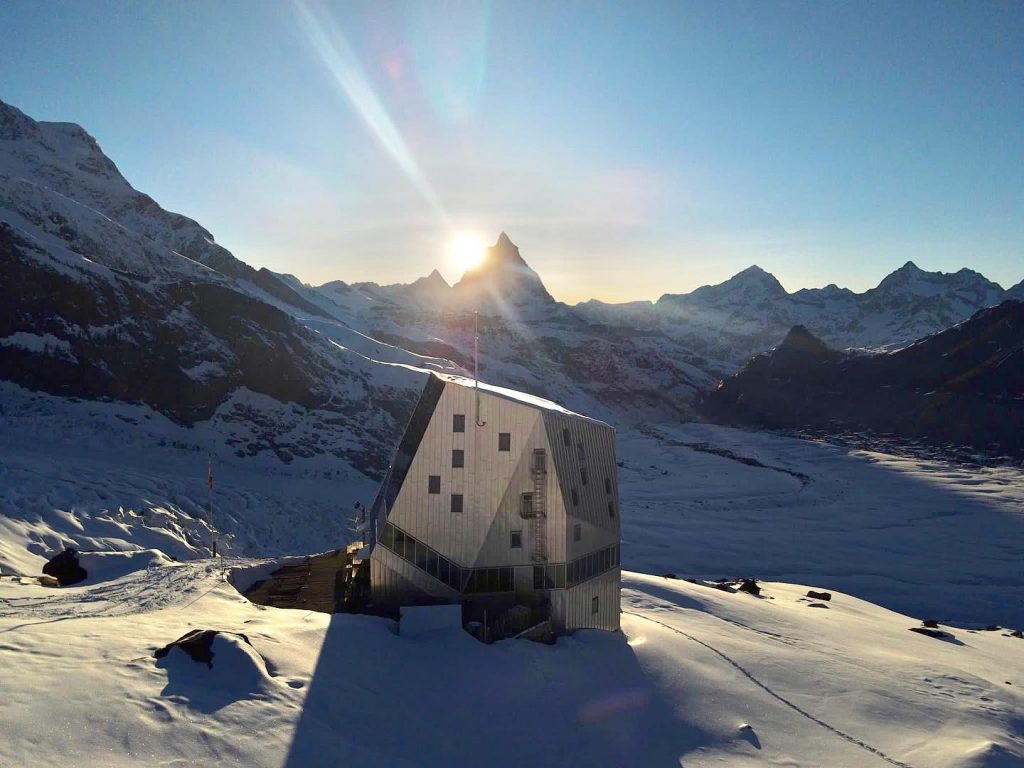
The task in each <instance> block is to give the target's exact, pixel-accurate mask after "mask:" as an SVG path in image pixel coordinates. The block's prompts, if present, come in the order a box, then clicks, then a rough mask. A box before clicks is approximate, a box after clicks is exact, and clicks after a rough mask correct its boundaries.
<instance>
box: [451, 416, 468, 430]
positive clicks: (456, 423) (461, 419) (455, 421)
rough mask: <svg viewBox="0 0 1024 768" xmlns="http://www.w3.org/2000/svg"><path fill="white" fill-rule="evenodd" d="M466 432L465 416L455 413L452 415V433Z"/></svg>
mask: <svg viewBox="0 0 1024 768" xmlns="http://www.w3.org/2000/svg"><path fill="white" fill-rule="evenodd" d="M465 431H466V414H464V413H456V414H453V415H452V432H465Z"/></svg>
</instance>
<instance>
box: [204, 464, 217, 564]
mask: <svg viewBox="0 0 1024 768" xmlns="http://www.w3.org/2000/svg"><path fill="white" fill-rule="evenodd" d="M206 505H207V507H208V509H209V523H210V538H211V539H212V540H213V556H214V557H216V556H217V528H216V526H215V525H214V524H213V456H212V455H211V456H210V459H209V462H208V463H207V465H206Z"/></svg>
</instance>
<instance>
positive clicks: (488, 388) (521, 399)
mask: <svg viewBox="0 0 1024 768" xmlns="http://www.w3.org/2000/svg"><path fill="white" fill-rule="evenodd" d="M431 375H432V376H436V377H437V378H439V379H441V381H444V382H447V383H451V384H458V385H459V386H460V387H466V388H467V389H475V388H476V387H477V381H476V380H475V379H470V378H468V377H466V376H454V375H452V374H448V373H438V372H437V371H431ZM479 387H480V391H481V392H486V393H487V394H489V395H495V396H497V397H503V398H505V399H506V400H514V401H516V402H518V403H522V404H523V405H528V406H530V407H531V408H538V409H540V410H542V411H549V412H551V413H558V414H561V415H562V416H569V417H571V418H574V419H582V420H583V421H589V422H592V423H594V424H601V425H603V426H606V427H608V428H611V425H610V424H607V423H606V422H603V421H601V420H600V419H594V418H591V417H590V416H584V415H583V414H582V413H576V412H575V411H570V410H569V409H568V408H563V407H562V406H561V405H559V404H558V403H554V402H552V401H550V400H545V399H544V398H543V397H537V396H536V395H531V394H527V393H526V392H519V391H518V390H515V389H506V388H505V387H498V386H495V385H494V384H487V383H486V382H483V381H481V382H479Z"/></svg>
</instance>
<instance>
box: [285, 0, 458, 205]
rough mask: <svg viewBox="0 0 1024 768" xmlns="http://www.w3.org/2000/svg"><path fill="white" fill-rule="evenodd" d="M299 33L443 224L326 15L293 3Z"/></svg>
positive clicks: (301, 1)
mask: <svg viewBox="0 0 1024 768" xmlns="http://www.w3.org/2000/svg"><path fill="white" fill-rule="evenodd" d="M294 6H295V8H296V10H297V12H298V16H299V20H300V23H301V26H302V29H303V31H304V32H305V34H306V36H307V37H308V38H309V42H310V44H311V45H312V47H313V50H314V51H316V53H317V55H318V56H319V57H320V59H321V60H322V61H323V63H324V66H326V67H327V70H328V72H329V73H330V75H331V77H332V79H333V81H334V83H335V85H337V87H338V88H339V89H340V90H341V92H342V93H343V94H344V95H345V96H346V97H347V98H348V100H349V101H350V102H351V103H352V106H353V107H355V109H356V111H357V112H358V113H359V116H360V117H361V118H362V119H363V122H365V123H366V126H367V128H369V129H370V131H371V133H372V134H373V136H374V138H375V139H376V140H377V142H378V143H379V144H380V145H381V146H382V147H383V148H384V149H385V150H386V151H387V153H388V154H389V155H391V158H392V160H394V161H395V163H396V164H397V165H398V167H399V168H400V169H401V170H402V172H403V173H404V174H405V175H406V176H407V177H408V179H409V181H410V182H412V184H413V186H414V187H416V189H417V191H419V193H420V194H421V195H423V198H424V199H425V200H426V202H427V203H428V204H429V205H430V207H431V208H432V209H433V210H434V212H435V213H436V214H437V215H438V216H439V217H440V218H441V220H442V221H443V222H444V223H445V224H447V223H448V215H447V213H446V212H445V210H444V207H443V206H442V205H441V201H440V199H439V198H438V196H437V193H436V192H435V191H434V188H433V187H432V186H431V185H430V182H429V181H428V180H427V177H426V176H425V175H424V174H423V171H422V170H421V168H420V166H419V163H417V162H416V158H415V157H414V156H413V154H412V152H411V151H410V150H409V146H408V144H406V142H405V139H404V138H402V134H401V132H400V131H399V130H398V126H396V125H395V123H394V121H393V120H392V119H391V116H390V115H389V114H388V111H387V109H386V108H385V107H384V104H383V103H382V102H381V100H380V99H379V98H378V96H377V94H376V92H375V91H374V90H373V86H371V85H370V82H369V80H368V79H367V77H366V74H365V73H364V72H363V68H362V66H361V65H360V63H359V58H358V56H357V55H356V53H355V51H353V50H352V46H351V45H349V42H348V40H347V39H346V37H345V35H344V33H343V32H342V31H341V29H340V28H339V27H338V25H337V24H335V22H334V20H333V19H332V18H331V15H330V13H329V12H328V11H327V9H326V8H324V7H323V5H322V4H320V3H309V2H306V0H294Z"/></svg>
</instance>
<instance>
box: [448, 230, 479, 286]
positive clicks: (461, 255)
mask: <svg viewBox="0 0 1024 768" xmlns="http://www.w3.org/2000/svg"><path fill="white" fill-rule="evenodd" d="M486 248H487V243H486V242H484V240H483V238H481V237H480V236H479V235H475V234H472V233H469V232H462V233H460V234H457V235H456V236H455V237H454V238H452V241H451V244H450V245H449V246H448V261H449V262H450V263H451V265H452V269H453V270H454V271H455V273H456V274H457V275H458V276H459V278H461V277H462V275H463V274H464V273H465V272H466V270H469V269H472V268H473V267H475V266H477V265H478V264H479V263H480V262H481V261H483V258H484V249H486ZM457 279H458V278H457Z"/></svg>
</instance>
